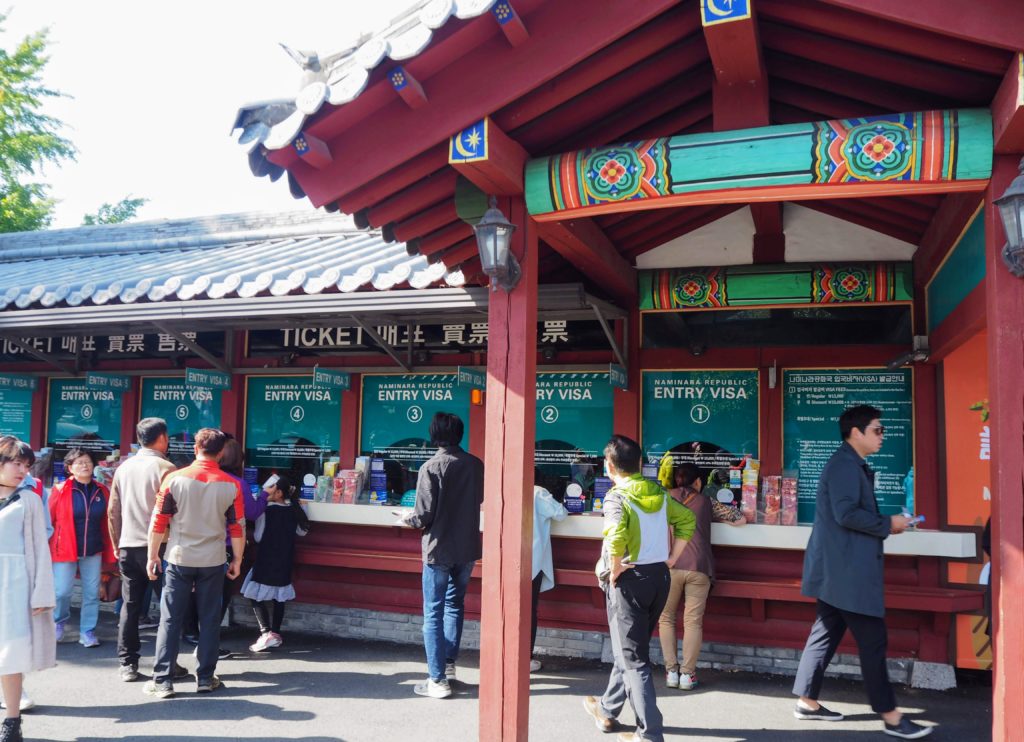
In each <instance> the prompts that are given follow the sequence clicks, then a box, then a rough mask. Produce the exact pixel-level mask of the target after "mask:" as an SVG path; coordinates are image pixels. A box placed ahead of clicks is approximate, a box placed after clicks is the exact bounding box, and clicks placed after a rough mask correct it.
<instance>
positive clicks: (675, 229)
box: [623, 204, 744, 258]
mask: <svg viewBox="0 0 1024 742" xmlns="http://www.w3.org/2000/svg"><path fill="white" fill-rule="evenodd" d="M743 207H744V204H724V205H721V206H705V207H690V208H687V209H680V211H681V212H682V217H681V218H680V219H679V220H678V221H675V222H673V223H669V224H666V225H664V226H663V228H662V229H660V230H658V231H657V232H654V233H651V234H647V235H643V239H642V240H638V241H636V242H634V243H633V244H631V245H630V246H629V249H628V250H625V251H623V254H624V255H626V257H630V258H635V257H636V256H637V255H640V254H641V253H645V252H647V251H648V250H653V249H654V248H656V247H660V246H661V245H664V244H665V243H666V242H669V241H670V240H674V239H676V238H678V237H682V236H683V235H684V234H689V233H690V232H693V231H694V230H697V229H700V228H701V227H703V226H706V225H708V224H711V223H712V222H717V221H718V220H719V219H721V218H722V217H723V216H728V215H729V214H731V213H732V212H734V211H739V210H740V209H742V208H743Z"/></svg>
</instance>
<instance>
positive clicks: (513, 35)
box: [491, 0, 530, 46]
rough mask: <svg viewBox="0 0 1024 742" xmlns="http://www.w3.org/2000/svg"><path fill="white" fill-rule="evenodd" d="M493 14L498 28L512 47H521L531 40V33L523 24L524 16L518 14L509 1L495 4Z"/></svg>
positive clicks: (503, 0)
mask: <svg viewBox="0 0 1024 742" xmlns="http://www.w3.org/2000/svg"><path fill="white" fill-rule="evenodd" d="M491 14H492V15H493V16H494V18H495V20H497V21H498V27H499V28H500V29H501V32H502V33H503V34H505V39H506V40H507V41H508V43H509V44H511V45H512V46H520V45H521V44H523V43H525V42H526V40H527V39H528V38H530V33H529V32H528V31H527V30H526V24H525V23H523V18H522V16H521V15H519V14H518V13H516V11H515V8H513V7H512V3H510V2H509V1H508V0H501V1H500V2H497V3H495V4H494V7H493V8H491Z"/></svg>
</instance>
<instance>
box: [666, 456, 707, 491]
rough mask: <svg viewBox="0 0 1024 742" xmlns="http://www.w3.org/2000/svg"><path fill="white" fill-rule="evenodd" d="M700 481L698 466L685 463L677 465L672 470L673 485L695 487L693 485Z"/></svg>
mask: <svg viewBox="0 0 1024 742" xmlns="http://www.w3.org/2000/svg"><path fill="white" fill-rule="evenodd" d="M698 479H700V469H698V468H697V465H696V464H691V463H690V462H689V461H684V462H681V463H678V464H676V465H675V467H674V468H673V469H672V484H674V485H675V484H679V485H682V486H683V487H693V483H694V482H696V481H697V480H698Z"/></svg>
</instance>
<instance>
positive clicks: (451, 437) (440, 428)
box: [430, 412, 464, 446]
mask: <svg viewBox="0 0 1024 742" xmlns="http://www.w3.org/2000/svg"><path fill="white" fill-rule="evenodd" d="M463 430H464V428H463V426H462V419H461V418H460V417H459V416H458V415H453V414H452V413H450V412H438V413H437V414H436V415H434V419H433V420H431V421H430V444H431V445H433V446H457V445H459V444H460V443H462V433H463Z"/></svg>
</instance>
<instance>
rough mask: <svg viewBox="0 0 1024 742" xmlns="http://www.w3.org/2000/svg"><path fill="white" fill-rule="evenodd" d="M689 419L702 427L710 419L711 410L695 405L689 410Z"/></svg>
mask: <svg viewBox="0 0 1024 742" xmlns="http://www.w3.org/2000/svg"><path fill="white" fill-rule="evenodd" d="M690 419H691V420H693V421H694V422H695V423H697V424H698V425H703V424H704V423H706V422H707V421H708V420H710V419H711V410H709V409H708V407H707V405H703V404H695V405H694V406H693V407H691V408H690Z"/></svg>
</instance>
